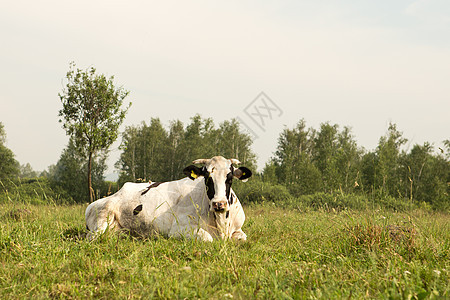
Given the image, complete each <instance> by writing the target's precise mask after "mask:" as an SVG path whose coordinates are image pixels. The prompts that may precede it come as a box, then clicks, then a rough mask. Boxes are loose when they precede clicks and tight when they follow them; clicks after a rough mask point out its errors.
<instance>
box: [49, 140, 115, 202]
mask: <svg viewBox="0 0 450 300" xmlns="http://www.w3.org/2000/svg"><path fill="white" fill-rule="evenodd" d="M105 161H106V153H105V152H104V151H97V153H96V154H95V156H94V157H93V159H92V182H93V185H94V186H95V187H96V188H97V191H98V193H97V194H101V193H102V192H103V194H105V193H104V191H100V189H101V188H103V186H104V178H103V173H104V171H105V170H106V163H105ZM87 164H88V159H87V155H86V153H83V152H80V149H79V148H78V147H76V145H75V141H74V139H73V138H70V140H69V143H68V145H67V147H66V148H65V149H64V150H63V151H62V153H61V156H60V158H59V160H58V162H57V164H56V166H54V167H53V168H52V169H54V170H51V171H50V172H49V174H51V173H53V174H52V175H51V178H52V179H53V182H54V184H55V185H56V186H58V187H60V188H62V189H63V190H64V191H65V192H66V193H67V195H68V196H69V197H71V198H72V199H73V200H74V201H75V202H84V199H85V198H86V182H87V177H86V176H85V175H86V169H87ZM97 196H99V195H97Z"/></svg>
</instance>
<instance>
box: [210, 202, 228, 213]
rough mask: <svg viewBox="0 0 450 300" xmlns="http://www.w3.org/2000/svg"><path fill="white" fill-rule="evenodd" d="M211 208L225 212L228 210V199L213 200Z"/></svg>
mask: <svg viewBox="0 0 450 300" xmlns="http://www.w3.org/2000/svg"><path fill="white" fill-rule="evenodd" d="M211 210H214V211H215V212H225V211H227V210H228V202H227V201H212V205H211Z"/></svg>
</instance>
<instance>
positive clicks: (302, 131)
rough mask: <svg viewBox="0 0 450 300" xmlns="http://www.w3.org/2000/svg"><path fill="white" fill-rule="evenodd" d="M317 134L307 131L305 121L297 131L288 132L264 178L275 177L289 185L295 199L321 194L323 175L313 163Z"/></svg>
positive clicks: (284, 133) (281, 141) (290, 130)
mask: <svg viewBox="0 0 450 300" xmlns="http://www.w3.org/2000/svg"><path fill="white" fill-rule="evenodd" d="M314 134H315V132H314V130H312V129H307V128H306V122H305V121H304V120H300V121H299V122H298V123H297V125H296V126H295V127H294V128H293V129H288V128H285V129H284V130H283V132H282V133H281V134H280V137H279V138H278V147H277V151H276V152H275V157H274V158H273V159H272V163H271V164H268V165H266V168H265V169H264V173H263V174H264V175H263V178H265V177H268V178H270V177H273V176H274V173H275V175H276V176H277V177H278V182H280V183H282V184H284V185H286V186H287V187H288V188H289V190H290V191H291V193H292V194H294V195H301V194H312V193H314V192H317V191H318V190H320V188H321V185H322V182H321V173H320V171H319V170H318V168H317V167H316V166H315V165H314V164H313V163H312V150H313V147H314ZM274 169H275V170H274ZM266 173H267V176H266Z"/></svg>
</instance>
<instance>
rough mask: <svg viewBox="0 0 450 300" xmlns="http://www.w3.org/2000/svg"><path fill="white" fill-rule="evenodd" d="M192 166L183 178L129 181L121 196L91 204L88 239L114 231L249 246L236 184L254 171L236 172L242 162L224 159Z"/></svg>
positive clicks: (87, 218)
mask: <svg viewBox="0 0 450 300" xmlns="http://www.w3.org/2000/svg"><path fill="white" fill-rule="evenodd" d="M192 163H193V164H192V165H190V166H188V167H186V168H185V169H184V170H183V173H184V174H185V175H187V177H185V178H183V179H180V180H175V181H169V182H162V183H160V182H150V183H131V182H128V183H125V184H124V185H123V187H122V188H121V189H120V190H119V191H118V192H117V193H115V194H113V195H111V196H108V197H105V198H102V199H99V200H97V201H95V202H93V203H91V204H90V205H89V206H88V207H87V208H86V213H85V217H86V227H87V229H88V234H87V238H88V239H90V240H92V239H94V238H96V237H97V236H98V235H99V234H101V233H103V232H105V231H106V229H110V230H113V231H127V232H129V233H132V234H137V235H140V236H154V235H163V236H166V237H175V238H188V239H198V240H202V241H213V240H214V239H233V240H243V241H245V240H246V239H247V235H246V234H245V233H244V232H243V231H242V229H241V228H242V225H243V224H244V220H245V214H244V210H243V209H242V205H241V203H240V202H239V199H238V197H237V196H236V194H235V193H234V191H233V189H232V188H231V184H232V181H233V178H238V179H239V180H241V181H244V182H245V181H247V180H248V178H249V177H251V176H252V172H251V171H250V170H249V169H248V168H246V167H239V168H238V167H235V166H234V165H238V164H240V162H239V161H238V160H237V159H225V158H224V157H222V156H215V157H213V158H211V159H197V160H195V161H193V162H192ZM196 165H200V166H196Z"/></svg>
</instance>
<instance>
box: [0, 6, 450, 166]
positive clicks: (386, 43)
mask: <svg viewBox="0 0 450 300" xmlns="http://www.w3.org/2000/svg"><path fill="white" fill-rule="evenodd" d="M1 6H2V8H1V10H0V37H1V45H2V46H1V47H0V82H1V89H0V122H2V123H3V125H4V126H5V130H6V133H7V146H8V147H9V148H10V149H11V150H12V151H13V152H14V153H15V156H16V159H17V160H18V161H19V162H20V163H21V164H25V163H30V164H31V166H32V167H33V169H35V170H38V171H42V170H44V169H47V167H48V166H50V165H52V164H56V162H57V161H58V159H59V156H60V154H61V152H62V150H63V149H64V148H65V147H66V145H67V142H68V137H67V136H66V134H65V131H64V130H63V129H62V127H61V124H60V123H59V122H58V120H59V117H58V111H59V110H60V109H61V107H62V106H61V101H60V99H59V97H58V93H61V92H62V89H63V86H64V83H65V81H64V77H65V75H66V73H67V71H68V70H69V63H70V62H72V61H73V62H75V63H76V65H77V67H78V68H81V69H87V68H89V67H95V68H96V69H97V72H99V73H103V74H105V75H107V76H114V78H115V83H116V85H117V86H122V87H123V88H125V89H126V90H129V91H130V95H129V97H128V98H127V100H128V101H131V102H132V106H131V108H130V110H129V112H128V114H127V117H126V119H125V121H124V124H123V125H122V127H121V130H123V129H124V128H125V126H130V125H138V124H140V123H141V122H143V121H146V122H147V123H148V122H149V121H150V119H151V118H153V117H158V118H160V119H161V121H162V123H163V124H165V125H166V126H168V125H169V121H171V120H175V119H179V120H181V121H183V122H184V123H185V124H186V123H189V121H190V118H191V117H192V116H194V115H195V114H197V113H198V114H200V115H201V116H202V117H204V118H207V117H211V118H213V119H214V121H215V122H216V124H217V125H218V124H219V123H220V122H223V121H224V120H230V119H231V118H238V120H239V121H240V122H242V128H243V129H244V130H247V131H248V132H249V134H251V135H252V137H253V138H254V143H253V150H254V152H255V153H256V154H257V156H258V167H259V168H260V169H261V168H262V167H264V164H265V162H267V161H268V159H269V158H270V157H271V156H273V153H274V151H275V150H276V147H277V139H278V137H279V134H280V132H281V131H282V130H283V129H284V128H286V127H287V128H292V127H293V126H295V124H296V123H298V121H299V120H301V119H304V120H305V121H306V124H307V126H308V127H314V128H316V129H317V128H319V126H320V124H321V123H324V122H330V123H332V124H339V125H340V126H341V128H342V127H343V126H349V127H351V128H352V133H353V135H354V136H355V139H356V140H357V142H358V144H359V145H360V146H362V147H364V148H365V149H367V150H373V149H375V148H376V146H377V144H378V141H379V138H380V137H381V136H383V135H385V134H386V131H387V128H388V125H389V123H390V122H392V123H395V124H397V128H398V129H399V130H400V131H402V132H403V135H404V137H405V138H407V139H408V140H409V143H408V144H407V147H412V145H414V144H422V143H424V142H430V143H433V144H434V146H435V147H436V148H437V147H440V146H441V145H442V141H443V140H445V139H450V117H449V116H450V1H448V0H408V1H406V0H397V1H391V0H389V1H388V0H377V1H369V0H364V1H353V0H352V1H350V0H340V1H339V0H334V1H333V0H317V1H302V0H292V1H291V0H287V1H282V0H273V1H271V0H259V1H252V0H240V1H212V0H209V1H197V0H194V1H172V0H168V1H148V0H146V1H132V0H130V1H111V0H109V1H106V0H99V1H96V0H94V1H93V0H89V1H86V0H81V1H65V0H57V1H49V0H44V1H23V0H16V1H9V2H5V3H3V4H2V5H1ZM119 144H120V139H119V140H118V141H117V142H116V143H115V144H114V145H113V146H112V147H111V154H110V158H109V160H108V165H109V166H110V168H109V170H108V172H110V173H112V172H113V171H114V163H115V162H116V161H117V159H118V157H119V155H120V151H119V150H118V146H119ZM196 158H197V157H193V158H192V159H196Z"/></svg>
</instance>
